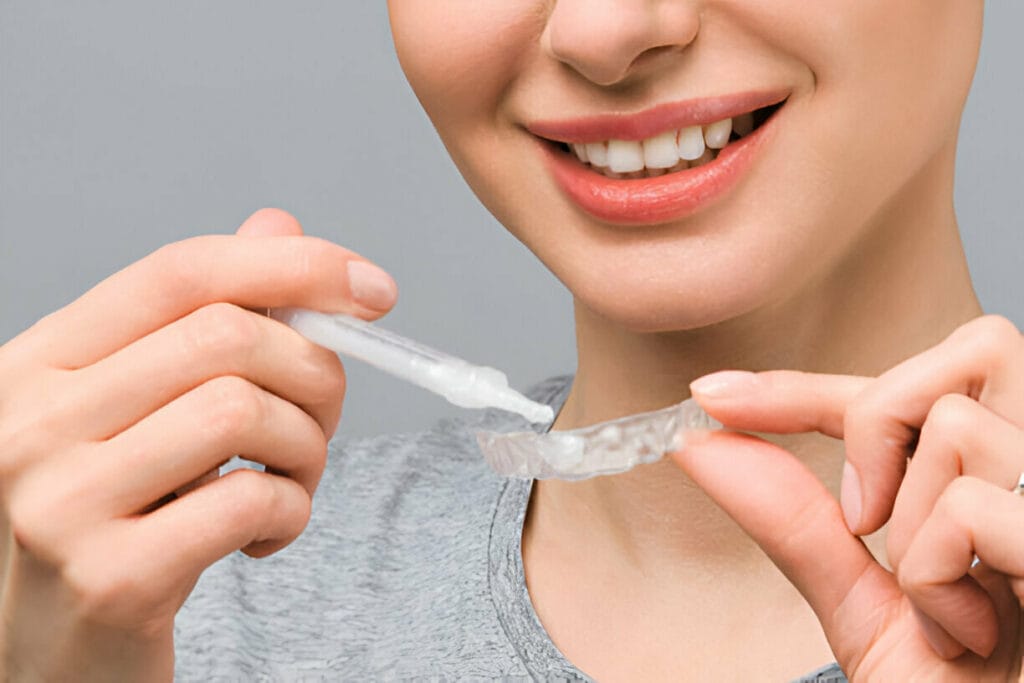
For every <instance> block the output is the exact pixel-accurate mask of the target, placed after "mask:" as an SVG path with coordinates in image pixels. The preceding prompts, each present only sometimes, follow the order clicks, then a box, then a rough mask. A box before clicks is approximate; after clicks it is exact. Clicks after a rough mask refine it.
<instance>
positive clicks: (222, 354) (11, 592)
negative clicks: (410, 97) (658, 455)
mask: <svg viewBox="0 0 1024 683" xmlns="http://www.w3.org/2000/svg"><path fill="white" fill-rule="evenodd" d="M982 9H983V8H982V3H980V2H963V1H961V0H942V1H941V2H935V0H910V1H908V2H903V3H897V4H893V3H882V2H877V1H873V2H862V1H860V2H854V1H853V0H846V1H845V2H842V3H839V4H838V5H837V4H836V3H831V4H828V5H815V4H813V3H811V4H808V3H804V2H797V0H779V1H777V2H773V3H746V2H737V1H734V0H704V1H703V2H696V1H692V2H691V1H686V0H671V1H670V0H663V1H661V2H658V1H655V0H649V1H641V0H632V1H630V0H600V1H597V0H558V1H557V2H538V1H536V0H517V1H515V2H506V3H500V4H496V3H454V2H438V1H437V0H392V2H391V3H390V12H391V19H392V28H393V32H394V37H395V43H396V47H397V49H398V54H399V57H400V60H401V61H402V65H403V68H404V70H405V72H406V74H407V76H408V78H409V80H410V83H411V84H412V86H413V88H414V89H415V91H416V93H417V95H418V96H419V98H420V100H421V101H422V103H423V105H424V107H425V109H426V110H427V112H428V114H429V115H430V116H431V118H432V120H433V122H434V124H435V126H436V128H437V130H438V132H439V133H440V135H441V136H442V138H443V140H444V142H445V144H446V146H447V148H448V150H449V152H450V153H451V155H452V157H453V159H454V160H455V162H456V163H457V164H458V166H459V168H460V170H461V171H462V173H463V175H464V176H465V178H466V179H467V181H468V182H469V184H470V185H471V187H472V188H473V189H474V191H475V192H476V193H477V195H478V196H479V197H480V199H481V201H483V202H484V203H485V204H486V205H487V207H488V208H489V209H490V210H491V211H492V212H493V213H494V214H495V216H497V217H498V218H499V220H501V222H502V223H503V224H504V225H505V226H506V227H507V228H508V229H509V230H510V231H512V233H513V234H515V235H516V236H517V237H518V238H519V239H520V240H522V241H523V242H524V243H525V244H526V245H527V246H528V247H529V248H530V249H531V250H532V251H533V252H534V253H536V254H537V256H538V257H539V258H540V259H541V260H542V261H543V262H544V263H545V264H546V265H547V266H548V267H549V268H550V269H551V270H552V272H554V273H555V275H556V276H558V277H559V278H560V279H561V280H562V282H564V283H565V285H566V286H567V287H568V288H569V289H570V290H571V292H572V293H573V295H574V297H575V302H576V306H575V310H576V329H577V338H578V349H579V367H578V371H577V373H576V375H575V377H574V378H573V379H572V380H571V381H569V380H564V379H557V378H556V379H553V380H551V381H550V382H547V383H545V384H544V385H542V386H540V387H538V388H537V389H536V391H535V396H536V397H537V398H538V399H540V400H544V401H547V402H549V403H551V404H552V405H553V406H555V407H556V408H559V412H558V417H557V418H556V420H555V424H554V425H553V428H554V429H569V428H573V427H577V426H581V425H586V424H591V423H594V422H598V421H601V420H605V419H609V418H613V417H617V416H620V415H625V414H629V413H635V412H640V411H643V410H648V409H653V408H658V407H661V406H664V405H668V404H670V403H673V402H676V401H679V400H681V399H683V398H685V397H686V396H687V395H688V393H690V392H691V391H692V393H693V395H694V397H695V398H697V400H698V401H700V402H701V404H702V405H703V406H704V407H705V408H706V409H707V410H708V411H709V412H710V413H711V414H712V415H714V416H715V417H717V418H718V419H719V420H721V421H722V422H723V423H725V424H726V426H728V427H732V428H734V429H736V430H750V431H757V432H761V433H773V434H776V435H778V436H772V437H770V440H762V439H759V438H756V437H753V436H748V435H743V434H740V433H724V432H715V433H708V434H700V435H693V436H691V437H690V438H689V439H688V440H687V441H686V442H685V443H684V444H682V447H681V449H680V450H679V451H678V452H676V453H673V454H672V457H671V458H669V459H666V460H664V461H662V462H659V463H656V464H654V465H650V466H645V467H641V468H637V469H636V470H634V471H631V472H629V473H626V474H623V475H619V476H614V477H603V478H597V479H593V480H588V481H585V482H581V483H567V482H560V481H543V482H534V483H532V485H531V483H529V482H525V483H524V482H504V481H500V480H498V479H497V478H496V477H494V476H493V475H491V474H490V473H489V472H488V471H487V470H486V469H485V467H484V466H483V464H482V463H481V462H480V457H479V454H478V453H477V452H476V450H475V445H474V444H473V441H472V434H473V431H474V430H475V429H476V428H477V427H479V426H481V425H483V426H487V427H491V428H511V427H514V426H516V425H518V424H519V423H517V422H515V421H514V420H513V419H512V418H509V417H507V416H502V415H498V414H494V413H490V414H488V415H486V416H485V418H483V420H482V422H480V423H477V424H445V425H441V426H439V427H438V428H437V429H435V430H432V431H430V432H426V433H422V434H418V435H412V436H408V435H406V436H388V437H382V438H379V439H374V440H370V441H364V442H356V443H347V444H338V443H336V444H335V445H334V448H335V450H337V451H338V453H337V457H334V458H333V459H332V462H331V465H330V467H328V468H327V469H326V470H325V469H324V465H325V459H326V454H327V451H328V448H327V441H328V439H329V438H330V436H331V435H332V434H333V432H334V429H335V426H336V424H337V421H338V416H339V414H340V410H341V401H342V396H343V393H344V375H343V373H342V368H341V366H340V364H339V363H338V361H337V359H336V358H335V357H334V356H333V355H332V354H329V353H327V352H326V351H324V350H322V349H318V348H316V347H314V346H313V345H311V344H309V343H307V342H305V341H304V340H302V339H301V338H299V337H298V336H297V335H295V334H294V333H292V332H291V331H290V330H288V329H287V328H285V327H283V326H281V325H279V324H277V323H276V322H274V321H272V320H269V319H268V318H266V317H264V316H263V315H261V314H260V312H261V311H264V310H265V309H266V308H267V307H272V306H283V305H300V306H306V307H310V308H316V309H320V310H329V311H348V312H353V313H355V314H358V315H360V316H362V317H365V318H367V319H372V318H375V317H378V316H380V315H382V314H383V313H384V312H386V311H387V310H388V309H389V308H390V307H391V306H392V305H393V303H394V300H395V296H396V289H395V286H394V283H393V281H391V280H390V278H389V277H388V276H387V275H386V274H384V273H382V272H381V271H379V270H378V269H376V268H375V267H374V266H373V265H372V264H370V263H369V262H368V261H366V260H365V259H363V258H361V257H359V256H357V255H354V254H352V253H351V252H348V251H346V250H344V249H342V248H340V247H337V246H335V245H331V244H328V243H325V242H322V241H318V240H314V239H312V238H306V237H302V236H301V228H300V227H299V226H298V224H297V223H296V222H295V221H294V219H292V218H291V217H290V216H288V215H286V214H283V213H282V212H278V211H272V210H267V211H261V212H258V213H256V214H254V215H253V216H252V217H251V218H250V219H249V220H248V221H246V223H245V224H244V225H243V226H242V227H241V228H240V229H239V235H238V236H235V237H226V236H208V237H200V238H195V239H192V240H187V241H185V242H181V243H177V244H174V245H170V246H168V247H166V248H164V249H161V250H160V251H158V252H156V253H155V254H153V255H151V256H150V257H147V258H146V259H143V260H142V261H140V262H138V263H136V264H134V265H133V266H131V267H129V268H128V269H126V270H125V271H122V272H121V273H118V274H116V275H114V276H113V277H111V278H110V279H108V280H107V281H105V282H103V283H101V284H100V285H98V286H97V287H96V288H95V289H93V290H92V291H90V292H88V293H87V294H85V295H84V296H83V297H82V298H81V299H79V300H78V301H76V302H74V303H72V304H71V305H69V306H68V307H66V308H64V309H62V310H60V311H58V312H56V313H55V314H53V315H51V316H49V317H47V318H45V319H43V320H41V321H40V322H39V323H37V324H36V325H35V326H33V327H32V328H31V329H29V330H27V331H26V332H25V333H23V334H22V335H20V336H19V337H17V338H15V339H14V340H12V341H11V342H10V343H9V344H7V345H6V346H4V347H3V348H2V349H0V378H2V380H3V381H2V382H0V386H2V387H3V388H2V389H0V392H2V393H0V405H2V406H3V407H4V410H2V411H0V435H2V436H0V439H2V441H0V444H2V448H0V454H2V456H0V462H2V467H3V469H2V475H0V481H2V483H3V493H4V496H3V501H4V510H5V519H6V522H7V524H8V528H9V534H8V537H9V538H10V539H11V540H10V542H9V543H8V546H7V548H6V562H5V567H6V569H5V576H4V579H5V583H4V585H5V590H4V593H3V609H4V616H5V618H4V621H3V625H4V626H3V628H4V631H3V635H2V642H3V643H4V645H5V660H4V661H5V665H6V671H7V672H8V674H9V675H11V676H12V677H15V678H17V677H19V676H23V677H41V678H55V679H56V678H106V679H135V678H146V679H148V678H167V677H170V676H171V674H172V672H173V671H174V668H175V658H174V646H175V642H174V641H175V640H176V644H177V647H178V660H177V667H178V672H179V675H181V677H183V678H188V679H190V678H211V677H219V676H220V677H229V678H248V677H256V676H259V675H262V676H266V677H270V678H273V679H293V678H297V677H312V678H315V677H331V678H334V677H337V678H356V679H364V678H376V677H417V676H421V677H440V678H461V677H470V678H485V679H486V678H499V677H505V678H516V677H524V678H527V677H534V678H542V679H547V678H553V679H572V678H586V677H592V678H595V679H598V680H638V679H639V680H643V679H670V680H702V679H707V678H714V679H719V678H732V679H738V680H744V679H751V678H753V679H757V680H776V679H787V678H793V677H796V676H801V675H803V674H807V672H809V671H811V670H813V669H815V668H816V667H819V666H820V665H823V664H827V663H828V662H830V661H832V660H833V659H835V660H836V661H837V662H838V665H839V666H840V667H841V668H842V670H843V671H845V673H846V674H847V675H848V676H849V677H850V678H852V679H854V680H913V679H917V678H926V677H927V678H939V679H942V678H945V679H951V680H962V679H965V678H970V679H973V678H992V679H1005V678H1007V677H1010V676H1017V675H1018V674H1019V670H1020V661H1021V640H1020V631H1019V622H1020V614H1021V613H1020V609H1021V603H1020V599H1019V598H1018V597H1017V595H1018V594H1019V592H1020V591H1019V586H1020V583H1019V581H1020V579H1019V577H1021V576H1024V553H1019V552H1016V551H1015V550H1014V548H1015V544H1014V543H1013V536H1012V530H1013V529H1014V526H1015V525H1017V524H1019V522H1018V518H1019V517H1020V515H1021V511H1022V509H1021V506H1020V501H1018V500H1017V499H1016V497H1015V496H1014V495H1013V494H1012V493H1011V491H1010V489H1011V488H1012V487H1013V485H1014V484H1015V483H1016V482H1017V480H1018V476H1019V475H1020V473H1021V469H1022V465H1021V462H1020V457H1019V455H1018V453H1019V452H1020V445H1021V443H1022V442H1024V438H1022V435H1021V431H1020V427H1019V425H1021V424H1024V403H1022V402H1021V400H1020V396H1021V390H1022V388H1024V344H1022V342H1021V337H1020V334H1019V332H1018V331H1017V330H1016V329H1015V328H1014V327H1013V326H1012V325H1011V324H1010V323H1008V322H1007V321H1005V320H1003V319H1000V318H995V317H983V316H982V315H981V309H980V307H979V305H978V303H977V300H976V298H975V296H974V293H973V290H972V287H971V283H970V279H969V276H968V273H967V269H966V266H965V264H964V258H963V252H962V249H961V246H960V242H959V237H958V234H957V226H956V218H955V215H954V212H953V208H952V202H951V198H952V178H953V162H954V153H955V149H956V137H957V126H958V123H959V117H960V113H961V110H962V108H963V104H964V100H965V98H966V95H967V91H968V88H969V85H970V81H971V77H972V74H973V70H974V66H975V60H976V56H977V49H978V43H979V39H980V31H981V23H982ZM937 75H938V76H937ZM908 112H911V113H914V114H913V116H912V121H909V122H908V117H910V115H908ZM921 113H926V115H922V114H921ZM672 154H675V155H676V156H675V157H673V156H672ZM143 301H145V302H147V305H145V306H143V305H140V302H143ZM153 301H156V302H158V303H157V304H156V305H152V304H151V302H153ZM96 320H103V321H104V322H105V324H103V325H96V324H95V321H96ZM296 358H302V359H305V363H302V364H298V367H297V364H296V362H295V359H296ZM722 368H743V369H745V370H749V371H765V372H760V373H756V374H750V373H736V372H728V373H726V374H711V375H707V373H709V372H713V371H715V370H720V369H722ZM779 368H788V369H790V370H789V371H785V370H778V369H779ZM796 371H799V372H796ZM705 375H706V376H705ZM702 376H703V377H702ZM697 378H700V379H697ZM695 379H697V381H695V382H693V384H691V381H693V380H695ZM839 438H842V439H843V441H842V442H840V441H838V440H837V439H839ZM235 453H242V454H245V456H246V457H248V458H250V459H252V460H254V461H256V462H259V463H262V464H264V465H266V467H267V471H266V472H257V471H253V470H238V471H233V472H231V473H229V474H226V475H224V476H218V475H217V473H216V469H217V467H218V466H219V465H220V463H222V462H223V461H224V460H225V459H227V458H228V457H230V456H231V455H233V454H235ZM844 456H845V457H844ZM910 456H912V459H911V460H910V464H909V466H908V465H907V458H908V457H910ZM69 471H73V472H75V476H73V477H71V476H67V474H66V473H67V472H69ZM321 475H323V477H324V480H323V482H322V483H321V482H320V479H321ZM318 483H319V484H320V487H319V494H318V496H317V498H316V508H315V511H314V514H313V517H312V520H311V522H310V528H309V529H308V530H307V531H306V533H305V534H303V535H302V537H301V538H299V539H298V540H297V541H296V543H295V544H294V545H293V546H292V547H291V548H289V550H288V551H287V552H285V553H282V554H280V555H276V556H274V557H272V558H268V559H267V560H263V561H261V562H259V563H251V562H248V561H246V560H245V559H244V558H242V557H240V556H239V555H238V554H232V551H234V550H235V549H242V550H243V551H244V552H245V553H246V554H247V555H251V556H254V557H263V556H266V555H270V554H271V553H274V552H275V551H277V550H279V549H281V548H282V547H284V546H285V545H287V544H288V543H289V542H291V541H292V540H294V539H296V537H297V536H298V535H299V533H300V532H301V531H302V530H303V528H304V527H305V526H306V523H307V520H309V516H310V507H311V500H312V495H313V492H314V490H316V489H317V486H318ZM830 491H833V492H836V493H839V494H841V496H840V497H841V506H840V504H839V503H837V502H836V499H835V498H834V497H833V495H832V494H831V493H830ZM887 521H888V536H887V538H883V537H882V536H881V535H875V536H871V537H868V538H867V540H866V543H862V542H861V541H860V540H859V538H858V536H860V535H866V534H871V533H872V532H875V531H877V530H878V529H880V528H881V527H882V526H883V524H885V523H886V522H887ZM762 550H763V552H762ZM975 553H977V555H978V557H979V558H980V564H979V565H978V566H977V567H972V564H973V559H974V555H975ZM874 556H877V557H880V558H881V557H885V558H886V559H885V560H882V561H884V562H887V563H888V564H889V565H890V566H891V567H892V569H893V572H890V571H888V570H887V569H885V568H884V567H883V566H882V564H879V561H876V560H875V559H874ZM222 558H223V559H222ZM218 560H221V561H220V562H218ZM214 563H216V564H214ZM776 567H777V568H778V569H781V570H782V573H780V572H779V571H777V569H776ZM200 575H202V581H201V582H200V583H199V584H198V586H197V581H198V580H199V578H200ZM193 588H195V591H194V592H193ZM190 593H191V594H192V595H191V598H190V599H189V600H188V602H187V603H186V598H189V596H190ZM183 604H184V605H185V607H184V609H181V608H182V605H183ZM179 610H180V613H179ZM176 617H177V618H176ZM175 626H177V637H176V638H175ZM814 676H816V677H817V678H818V679H819V680H838V679H839V678H841V676H842V674H840V673H839V671H838V669H837V668H835V667H827V668H826V669H822V670H820V671H819V672H818V673H817V674H814Z"/></svg>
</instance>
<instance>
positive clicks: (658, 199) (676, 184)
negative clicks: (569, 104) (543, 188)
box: [527, 92, 786, 225]
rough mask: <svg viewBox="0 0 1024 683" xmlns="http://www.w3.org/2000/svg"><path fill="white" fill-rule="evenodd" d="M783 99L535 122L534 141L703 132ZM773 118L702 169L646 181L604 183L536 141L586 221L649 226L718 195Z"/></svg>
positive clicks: (761, 96) (743, 98)
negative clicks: (688, 129)
mask: <svg viewBox="0 0 1024 683" xmlns="http://www.w3.org/2000/svg"><path fill="white" fill-rule="evenodd" d="M785 97H786V93H785V92H754V93H740V94H737V95H730V96H726V97H718V98H711V99H703V100H692V101H687V102H677V103H670V104H664V105H659V106H657V107H653V108H651V109H648V110H646V111H643V112H640V113H637V114H632V115H600V116H594V117H587V118H580V119H571V120H561V121H537V122H533V123H531V124H529V125H528V126H527V128H528V130H529V131H530V132H531V133H533V134H534V135H537V136H538V137H542V138H546V139H547V140H554V141H558V142H566V143H572V142H597V141H603V140H612V139H617V140H643V139H645V138H648V137H653V136H655V135H657V134H659V133H661V132H663V131H666V130H673V129H677V128H684V127H687V126H694V125H706V124H709V123H713V122H715V121H721V120H723V119H726V118H733V117H735V116H738V115H740V114H744V113H748V112H751V111H754V110H756V109H760V108H762V107H767V106H770V105H773V104H778V103H780V102H782V101H783V100H784V99H785ZM773 122H774V117H772V118H771V119H769V120H768V121H767V122H765V124H764V125H762V126H760V127H759V128H758V129H757V130H755V131H754V132H753V133H751V134H750V135H747V136H745V137H744V138H742V139H740V140H737V141H735V142H733V143H731V144H729V145H728V146H727V147H725V148H724V149H723V150H721V151H720V152H719V154H718V157H717V158H716V159H715V160H714V161H711V162H709V163H706V164H704V165H702V166H698V167H697V168H692V169H688V170H685V171H678V172H675V173H669V174H666V175H663V176H658V177H654V178H642V179H635V180H627V179H612V178H606V177H605V176H603V175H601V174H600V173H598V172H596V171H594V170H592V169H591V168H590V167H588V166H586V165H584V164H582V163H581V162H580V161H579V160H577V159H576V158H575V156H573V155H572V154H566V153H564V152H562V151H560V150H559V149H557V148H556V146H555V145H553V144H551V143H550V142H544V141H538V142H539V145H540V147H541V149H542V151H543V154H544V156H545V160H546V162H547V164H548V168H549V170H550V172H551V174H552V176H553V177H554V180H555V182H556V184H557V185H558V186H559V187H560V188H561V190H562V191H563V192H564V193H565V194H566V195H567V196H568V197H569V199H571V200H572V201H573V202H574V203H575V204H576V205H577V206H579V207H580V208H581V209H583V210H584V211H585V212H586V213H588V214H590V215H591V216H593V217H595V218H597V219H599V220H602V221H606V222H609V223H614V224H620V225H654V224H658V223H665V222H668V221H672V220H679V219H681V218H685V217H686V216H688V215H691V214H693V213H695V212H697V211H699V210H700V209H701V208H703V207H705V206H707V205H708V204H710V203H711V202H712V201H714V200H715V199H717V198H718V197H721V196H722V195H724V194H726V193H727V192H728V191H729V190H730V189H732V187H734V186H735V185H736V184H737V183H738V182H739V180H740V179H741V178H742V177H743V175H744V173H745V172H746V171H747V170H748V169H749V168H750V166H751V165H752V164H753V162H754V160H755V158H756V155H757V152H758V150H759V149H761V147H763V146H764V143H765V142H766V140H767V139H768V138H769V137H770V134H771V132H772V129H773V126H772V123H773Z"/></svg>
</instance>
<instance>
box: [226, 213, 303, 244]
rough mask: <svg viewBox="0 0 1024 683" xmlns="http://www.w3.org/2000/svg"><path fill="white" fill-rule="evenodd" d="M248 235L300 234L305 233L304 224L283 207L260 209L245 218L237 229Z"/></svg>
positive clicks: (237, 232)
mask: <svg viewBox="0 0 1024 683" xmlns="http://www.w3.org/2000/svg"><path fill="white" fill-rule="evenodd" d="M235 234H236V235H244V236H246V237H274V236H284V235H291V236H298V235H302V234H303V230H302V224H301V223H299V221H298V220H297V219H296V218H295V216H293V215H291V214H290V213H288V212H287V211H282V210H281V209H272V208H268V209H260V210H259V211H257V212H256V213H254V214H253V215H251V216H249V217H248V218H247V219H245V222H244V223H242V225H241V226H239V228H238V230H236V231H235Z"/></svg>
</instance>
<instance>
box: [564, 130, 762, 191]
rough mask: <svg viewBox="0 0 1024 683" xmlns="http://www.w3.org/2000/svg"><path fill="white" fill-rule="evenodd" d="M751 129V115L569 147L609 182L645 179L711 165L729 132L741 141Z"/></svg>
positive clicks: (726, 143) (727, 142)
mask: <svg viewBox="0 0 1024 683" xmlns="http://www.w3.org/2000/svg"><path fill="white" fill-rule="evenodd" d="M753 128H754V117H753V115H752V114H741V115H740V116H737V117H736V118H735V119H722V120H721V121H715V122H714V123H709V124H708V125H706V126H703V127H701V126H690V127H688V128H683V129H682V130H679V131H666V132H664V133H662V134H660V135H655V136H654V137H651V138H647V139H646V140H642V141H636V140H609V141H608V142H587V143H582V142H574V143H571V144H570V145H569V147H570V148H571V149H572V151H573V153H574V154H575V155H576V158H577V159H579V160H580V161H581V162H583V163H584V164H588V163H589V164H590V165H591V166H593V167H594V168H595V170H599V171H601V172H603V173H604V174H605V175H606V176H608V177H609V178H639V177H644V178H649V177H654V176H658V175H663V174H664V173H675V172H676V171H681V170H684V169H686V168H693V167H694V166H700V165H702V164H706V163H707V162H709V161H713V160H714V159H715V157H717V156H718V150H720V149H723V148H724V147H726V146H728V144H729V140H730V138H731V137H732V133H733V132H735V133H736V134H737V135H739V136H740V137H743V136H744V135H747V134H749V133H750V132H751V131H752V130H753Z"/></svg>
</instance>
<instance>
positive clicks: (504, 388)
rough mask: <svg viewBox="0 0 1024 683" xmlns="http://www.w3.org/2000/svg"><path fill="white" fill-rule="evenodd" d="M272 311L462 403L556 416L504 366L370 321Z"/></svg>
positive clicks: (536, 417)
mask: <svg viewBox="0 0 1024 683" xmlns="http://www.w3.org/2000/svg"><path fill="white" fill-rule="evenodd" d="M270 315H271V317H272V318H274V319H275V320H279V321H281V322H283V323H284V324H286V325H288V326H289V327H291V328H292V329H294V330H295V331H296V332H298V333H299V334H301V335H302V336H304V337H306V338H307V339H309V340H310V341H312V342H313V343H315V344H319V345H320V346H324V347H326V348H328V349H331V350H332V351H334V352H335V353H340V354H343V355H346V356H350V357H352V358H357V359H359V360H361V361H363V362H365V363H369V364H370V365H372V366H374V367H375V368H378V369H380V370H383V371H384V372H387V373H389V374H391V375H394V376H395V377H398V378H399V379H404V380H406V381H407V382H411V383H412V384H415V385H417V386H420V387H423V388H424V389H427V390H429V391H432V392H434V393H435V394H440V395H441V396H444V397H445V398H446V399H448V401H449V402H450V403H453V404H455V405H457V406H459V407H462V408H501V409H502V410H508V411H510V412H513V413H518V414H519V415H522V416H523V417H525V418H526V419H527V420H529V421H530V422H535V423H541V422H550V421H551V420H553V419H554V412H553V411H552V410H551V407H550V406H547V405H544V404H543V403H537V402H535V401H531V400H530V399H528V398H526V397H525V396H523V395H522V394H520V393H519V392H517V391H515V390H514V389H512V388H510V387H509V385H508V378H507V377H506V376H505V373H503V372H501V371H500V370H496V369H495V368H489V367H485V366H482V365H472V364H470V363H467V362H466V361H464V360H461V359H459V358H455V357H454V356H449V355H448V354H446V353H443V352H441V351H438V350H436V349H432V348H430V347H428V346H424V345H423V344H420V343H419V342H416V341H413V340H412V339H407V338H405V337H402V336H400V335H397V334H395V333H394V332H389V331H388V330H384V329H381V328H379V327H375V326H374V325H371V324H370V323H368V322H366V321H365V320H360V319H359V318H354V317H352V316H350V315H345V314H342V313H337V314H326V313H317V312H316V311H309V310H306V309H302V308H278V309H273V310H272V311H271V312H270Z"/></svg>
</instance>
